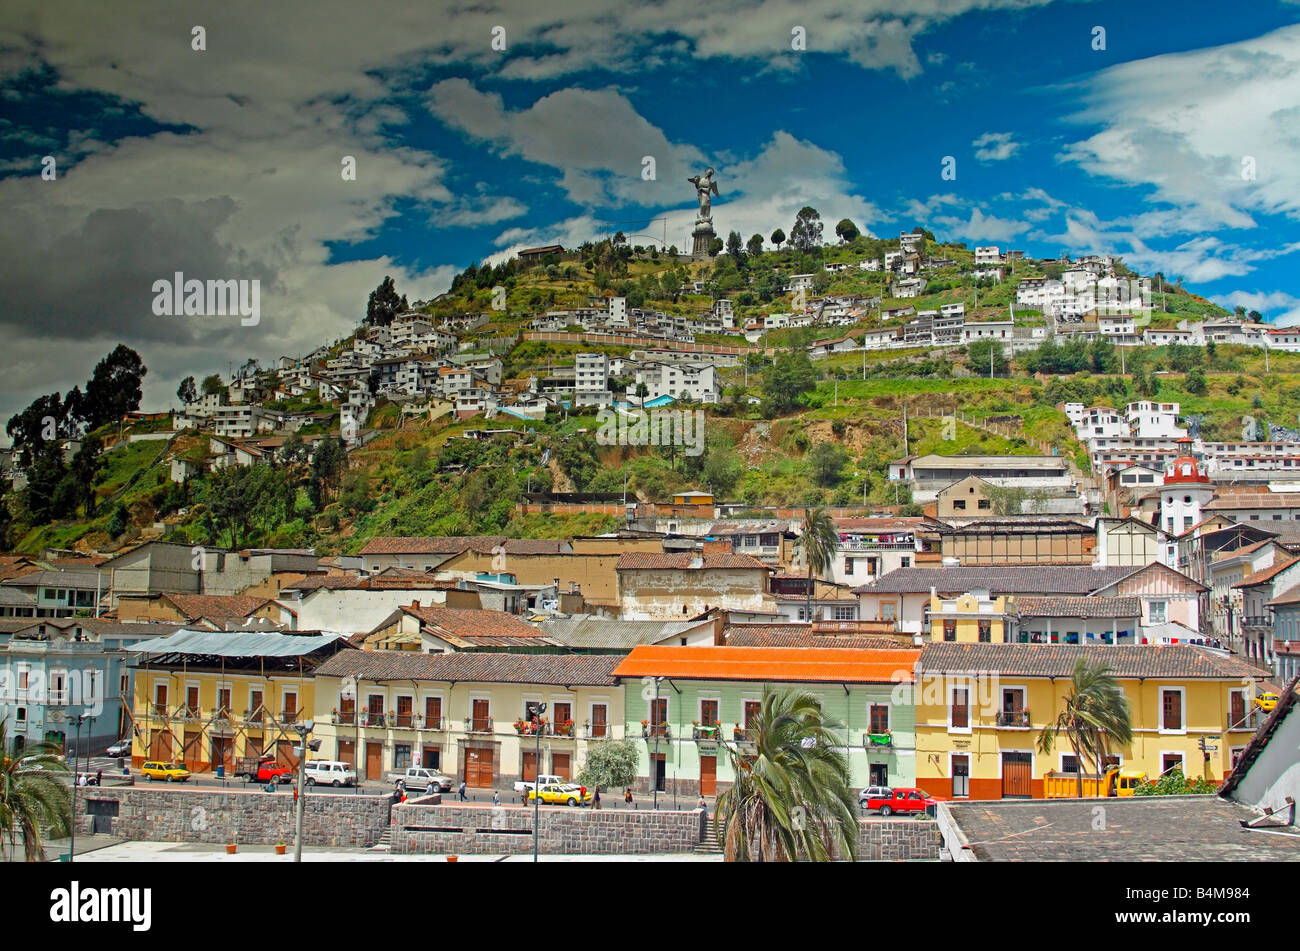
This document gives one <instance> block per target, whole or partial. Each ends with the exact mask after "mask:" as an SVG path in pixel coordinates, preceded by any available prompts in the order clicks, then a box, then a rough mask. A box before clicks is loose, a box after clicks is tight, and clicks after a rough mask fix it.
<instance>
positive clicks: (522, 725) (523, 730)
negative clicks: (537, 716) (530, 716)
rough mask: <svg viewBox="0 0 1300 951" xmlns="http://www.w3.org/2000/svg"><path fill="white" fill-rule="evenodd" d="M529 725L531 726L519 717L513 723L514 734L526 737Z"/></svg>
mask: <svg viewBox="0 0 1300 951" xmlns="http://www.w3.org/2000/svg"><path fill="white" fill-rule="evenodd" d="M530 725H531V724H529V722H528V721H527V720H525V719H524V718H523V717H520V718H519V719H518V720H516V721H515V732H516V733H518V734H520V735H521V736H526V735H528V733H529V732H530V730H529V727H530Z"/></svg>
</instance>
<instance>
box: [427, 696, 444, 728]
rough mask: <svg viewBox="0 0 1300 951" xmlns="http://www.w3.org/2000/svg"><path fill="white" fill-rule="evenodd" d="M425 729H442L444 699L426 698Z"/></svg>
mask: <svg viewBox="0 0 1300 951" xmlns="http://www.w3.org/2000/svg"><path fill="white" fill-rule="evenodd" d="M424 728H425V729H426V730H438V729H441V728H442V697H425V698H424Z"/></svg>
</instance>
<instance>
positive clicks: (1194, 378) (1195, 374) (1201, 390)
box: [1183, 367, 1208, 396]
mask: <svg viewBox="0 0 1300 951" xmlns="http://www.w3.org/2000/svg"><path fill="white" fill-rule="evenodd" d="M1183 388H1184V389H1185V390H1187V392H1188V393H1191V394H1193V395H1194V396H1204V395H1205V392H1206V390H1207V389H1208V387H1207V386H1206V383H1205V371H1204V370H1202V369H1201V368H1200V367H1192V368H1191V369H1190V370H1188V371H1187V375H1186V376H1184V377H1183Z"/></svg>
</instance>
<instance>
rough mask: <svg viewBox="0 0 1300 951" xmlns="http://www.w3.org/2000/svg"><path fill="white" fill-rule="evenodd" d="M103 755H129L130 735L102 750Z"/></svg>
mask: <svg viewBox="0 0 1300 951" xmlns="http://www.w3.org/2000/svg"><path fill="white" fill-rule="evenodd" d="M104 755H105V756H130V755H131V739H130V737H127V738H126V739H125V740H118V741H117V742H116V743H114V744H113V745H112V746H110V747H109V748H108V749H106V750H104Z"/></svg>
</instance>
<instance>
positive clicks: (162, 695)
mask: <svg viewBox="0 0 1300 951" xmlns="http://www.w3.org/2000/svg"><path fill="white" fill-rule="evenodd" d="M153 709H154V713H157V714H159V715H160V716H166V715H167V713H168V710H167V685H166V684H154V687H153Z"/></svg>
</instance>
